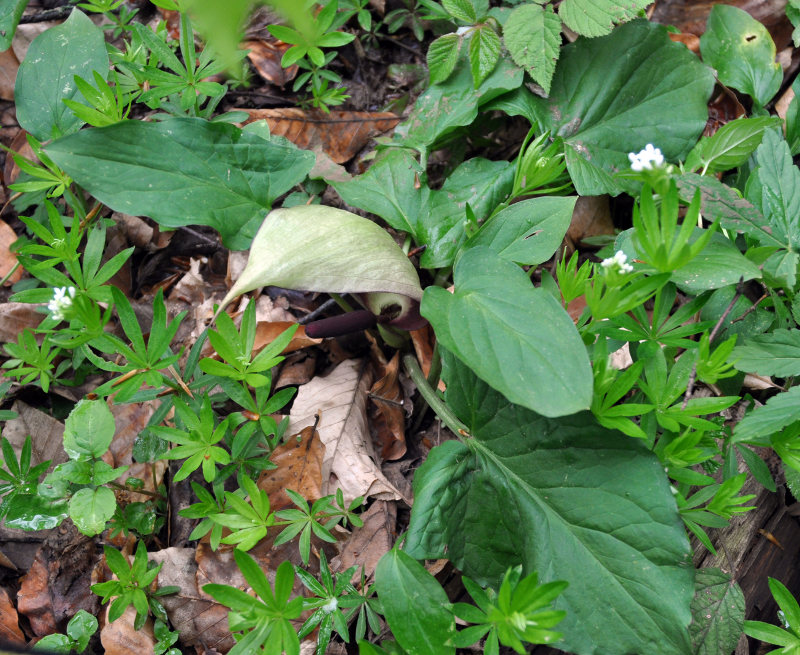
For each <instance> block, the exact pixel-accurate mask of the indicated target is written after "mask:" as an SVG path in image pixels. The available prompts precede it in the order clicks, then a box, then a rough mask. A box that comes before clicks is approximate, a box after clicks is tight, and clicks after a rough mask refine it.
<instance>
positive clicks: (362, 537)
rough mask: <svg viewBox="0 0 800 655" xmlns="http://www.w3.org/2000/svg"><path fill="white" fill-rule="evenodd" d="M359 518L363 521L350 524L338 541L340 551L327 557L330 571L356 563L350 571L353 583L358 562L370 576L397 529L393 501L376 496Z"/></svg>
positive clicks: (357, 579) (391, 543)
mask: <svg viewBox="0 0 800 655" xmlns="http://www.w3.org/2000/svg"><path fill="white" fill-rule="evenodd" d="M361 520H362V521H364V525H363V526H362V527H360V528H353V532H352V533H351V534H350V536H349V537H348V538H347V540H346V541H344V543H342V544H341V551H340V554H339V555H338V556H337V557H334V558H333V560H332V561H331V568H332V569H333V570H334V571H345V570H347V569H349V568H350V567H351V566H355V565H358V571H356V572H355V574H354V575H353V580H352V581H353V582H354V583H355V582H356V581H359V580H360V579H361V566H362V565H363V566H364V572H365V574H366V576H367V578H370V577H372V575H373V574H374V573H375V567H376V566H377V565H378V560H379V559H380V558H381V557H382V556H383V554H384V553H388V552H389V551H390V550H391V549H392V545H393V544H394V542H395V537H396V533H397V503H395V502H394V501H384V500H376V501H375V502H374V503H372V505H370V507H369V509H368V510H367V511H366V512H364V513H363V514H362V515H361Z"/></svg>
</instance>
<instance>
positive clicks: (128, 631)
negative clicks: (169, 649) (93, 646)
mask: <svg viewBox="0 0 800 655" xmlns="http://www.w3.org/2000/svg"><path fill="white" fill-rule="evenodd" d="M109 607H110V606H109ZM109 607H106V614H105V617H106V624H105V625H104V626H103V627H102V628H101V630H100V643H101V644H103V651H104V652H105V655H142V653H152V652H153V650H154V646H155V644H156V638H155V636H154V635H153V620H152V619H151V618H148V619H147V621H145V623H144V626H143V627H142V628H141V629H140V630H137V629H136V628H134V626H133V623H134V621H135V620H136V610H135V609H134V608H133V605H128V607H127V609H126V610H125V611H124V612H123V614H122V616H120V617H119V618H118V619H117V620H116V621H114V622H113V623H109V622H108V610H109Z"/></svg>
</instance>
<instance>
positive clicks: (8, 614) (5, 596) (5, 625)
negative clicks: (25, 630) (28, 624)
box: [0, 587, 26, 646]
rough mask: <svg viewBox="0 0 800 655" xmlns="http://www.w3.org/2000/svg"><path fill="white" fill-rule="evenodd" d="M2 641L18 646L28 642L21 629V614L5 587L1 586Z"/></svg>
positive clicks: (0, 626)
mask: <svg viewBox="0 0 800 655" xmlns="http://www.w3.org/2000/svg"><path fill="white" fill-rule="evenodd" d="M2 642H8V643H10V644H15V645H17V646H24V645H25V643H26V640H25V635H23V634H22V630H20V629H19V615H18V614H17V610H16V608H15V607H14V604H13V603H12V602H11V596H10V595H9V593H8V591H6V589H5V588H4V587H0V643H2Z"/></svg>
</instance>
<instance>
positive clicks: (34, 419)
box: [3, 400, 69, 466]
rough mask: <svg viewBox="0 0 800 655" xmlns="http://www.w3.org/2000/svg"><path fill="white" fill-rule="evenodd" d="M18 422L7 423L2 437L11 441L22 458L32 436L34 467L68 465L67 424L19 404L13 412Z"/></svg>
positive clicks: (20, 402)
mask: <svg viewBox="0 0 800 655" xmlns="http://www.w3.org/2000/svg"><path fill="white" fill-rule="evenodd" d="M11 409H12V410H13V411H15V412H17V414H18V415H19V416H17V418H15V419H13V420H11V421H8V422H7V423H6V424H5V427H4V428H3V436H4V437H5V438H6V439H8V441H9V442H10V443H11V446H12V447H13V448H14V452H15V453H16V454H17V457H19V454H20V452H21V451H22V446H23V444H24V443H25V439H26V437H27V436H28V435H31V466H35V465H36V464H39V463H40V462H44V461H45V460H48V459H49V460H52V464H53V465H56V464H61V463H62V462H66V461H67V459H69V458H68V457H67V453H66V452H64V424H63V423H61V421H57V420H56V419H54V418H53V417H52V416H50V415H49V414H46V413H45V412H43V411H41V410H39V409H36V408H35V407H31V406H30V405H28V404H26V403H24V402H22V401H21V400H17V401H16V402H15V403H14V405H13V406H12V408H11Z"/></svg>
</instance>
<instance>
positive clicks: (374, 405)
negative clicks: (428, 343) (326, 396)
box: [369, 341, 406, 461]
mask: <svg viewBox="0 0 800 655" xmlns="http://www.w3.org/2000/svg"><path fill="white" fill-rule="evenodd" d="M371 353H372V366H373V367H374V369H375V377H376V378H378V379H377V380H376V381H375V383H374V384H373V385H372V387H371V388H370V390H369V399H370V400H371V401H372V402H371V404H370V412H369V417H370V425H371V426H372V428H373V431H374V433H375V435H376V442H377V443H378V444H380V447H381V459H382V460H384V461H385V460H394V459H400V458H401V457H402V456H403V455H405V454H406V412H405V407H404V405H403V390H402V388H401V387H400V382H399V375H400V352H399V351H398V352H395V354H394V356H393V357H392V359H391V361H389V362H387V361H386V358H385V357H384V356H383V353H382V352H381V350H380V348H379V347H378V345H377V343H376V342H375V341H372V349H371Z"/></svg>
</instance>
